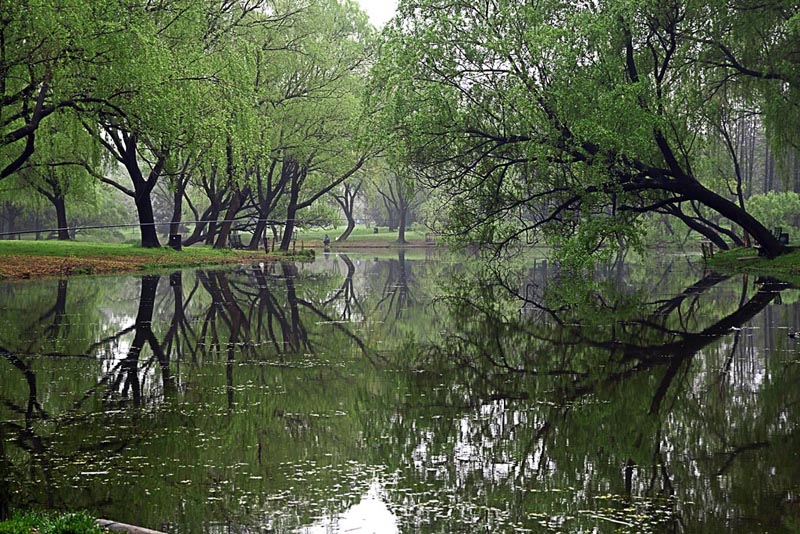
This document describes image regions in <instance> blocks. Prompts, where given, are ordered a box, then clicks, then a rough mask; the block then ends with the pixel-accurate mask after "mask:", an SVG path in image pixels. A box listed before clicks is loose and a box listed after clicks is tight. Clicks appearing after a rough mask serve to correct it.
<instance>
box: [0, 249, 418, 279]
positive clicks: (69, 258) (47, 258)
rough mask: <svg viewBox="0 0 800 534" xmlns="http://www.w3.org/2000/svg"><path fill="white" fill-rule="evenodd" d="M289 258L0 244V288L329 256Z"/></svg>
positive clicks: (299, 253)
mask: <svg viewBox="0 0 800 534" xmlns="http://www.w3.org/2000/svg"><path fill="white" fill-rule="evenodd" d="M426 246H427V247H430V246H431V245H426V243H424V242H410V243H407V244H405V245H400V244H397V243H392V242H385V241H368V240H364V241H354V242H352V243H337V244H334V246H332V247H331V248H330V251H329V252H331V253H337V252H343V253H346V252H348V251H352V252H355V251H357V250H375V249H386V250H403V249H423V248H426ZM297 248H298V249H299V250H296V252H290V253H289V254H285V253H279V252H269V253H266V252H264V251H263V250H258V251H255V250H241V249H239V250H233V249H223V250H218V249H213V248H209V247H206V246H193V247H186V248H184V249H183V250H182V251H175V250H172V249H171V248H169V247H161V248H156V249H143V248H141V247H137V246H134V245H118V244H105V243H84V242H71V241H70V242H58V241H0V283H3V282H17V281H24V280H44V279H53V278H64V277H73V276H86V275H89V276H91V275H110V274H125V273H140V272H141V273H145V272H149V271H156V270H159V269H170V268H176V269H178V268H192V267H206V266H214V265H230V264H236V263H244V262H260V261H263V262H268V261H281V260H294V261H309V260H313V259H314V258H315V256H317V255H320V254H322V253H323V252H324V247H323V245H322V242H321V241H320V242H319V243H317V242H309V243H305V244H303V245H302V248H301V247H300V246H298V247H297Z"/></svg>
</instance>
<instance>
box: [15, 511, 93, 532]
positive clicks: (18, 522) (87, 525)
mask: <svg viewBox="0 0 800 534" xmlns="http://www.w3.org/2000/svg"><path fill="white" fill-rule="evenodd" d="M104 532H108V531H107V530H105V529H102V528H100V527H99V526H98V525H97V520H96V519H95V518H93V517H92V516H90V515H89V514H86V513H82V512H81V513H72V514H49V513H43V512H28V513H25V514H21V515H17V516H15V517H13V518H12V519H9V520H8V521H2V522H0V534H32V533H37V534H102V533H104Z"/></svg>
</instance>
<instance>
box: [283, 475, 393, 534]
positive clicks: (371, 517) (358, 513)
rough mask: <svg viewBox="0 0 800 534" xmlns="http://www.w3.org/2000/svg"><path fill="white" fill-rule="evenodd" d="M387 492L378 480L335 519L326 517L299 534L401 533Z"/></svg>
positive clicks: (301, 530) (299, 531)
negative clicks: (347, 533) (355, 502)
mask: <svg viewBox="0 0 800 534" xmlns="http://www.w3.org/2000/svg"><path fill="white" fill-rule="evenodd" d="M384 498H385V490H384V488H383V486H382V485H381V483H380V482H378V481H377V480H375V481H373V482H372V483H371V484H370V488H369V491H367V493H365V494H364V495H363V496H362V497H361V501H360V502H359V503H358V504H355V505H353V506H351V507H350V508H348V509H347V510H345V511H344V512H342V513H341V514H338V515H336V516H333V517H325V518H323V519H320V520H318V521H317V522H316V523H314V524H313V525H311V526H308V527H302V528H300V529H298V530H296V531H295V532H296V533H297V534H333V533H346V532H354V533H358V534H393V533H396V532H400V530H399V529H398V526H397V517H396V516H395V515H394V514H393V513H392V511H391V510H389V507H388V506H387V505H386V502H385V501H384Z"/></svg>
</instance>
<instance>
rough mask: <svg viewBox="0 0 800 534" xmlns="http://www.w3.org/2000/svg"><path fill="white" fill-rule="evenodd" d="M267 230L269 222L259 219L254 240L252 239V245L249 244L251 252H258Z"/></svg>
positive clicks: (254, 232)
mask: <svg viewBox="0 0 800 534" xmlns="http://www.w3.org/2000/svg"><path fill="white" fill-rule="evenodd" d="M266 229H267V220H266V219H258V222H257V223H256V227H255V229H254V230H253V238H252V239H250V243H248V245H247V248H248V249H250V250H258V247H259V246H260V245H261V240H262V238H263V236H264V231H265V230H266Z"/></svg>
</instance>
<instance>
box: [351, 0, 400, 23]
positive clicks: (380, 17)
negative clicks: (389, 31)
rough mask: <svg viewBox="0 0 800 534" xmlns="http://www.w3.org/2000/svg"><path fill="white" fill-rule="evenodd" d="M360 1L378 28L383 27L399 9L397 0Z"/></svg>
mask: <svg viewBox="0 0 800 534" xmlns="http://www.w3.org/2000/svg"><path fill="white" fill-rule="evenodd" d="M358 3H359V4H361V8H362V9H363V10H364V11H366V12H367V15H369V20H370V22H372V24H374V25H375V26H376V27H377V28H382V27H383V25H384V24H386V22H387V21H388V20H389V19H390V18H392V16H393V15H394V12H395V10H396V9H397V0H358Z"/></svg>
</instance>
